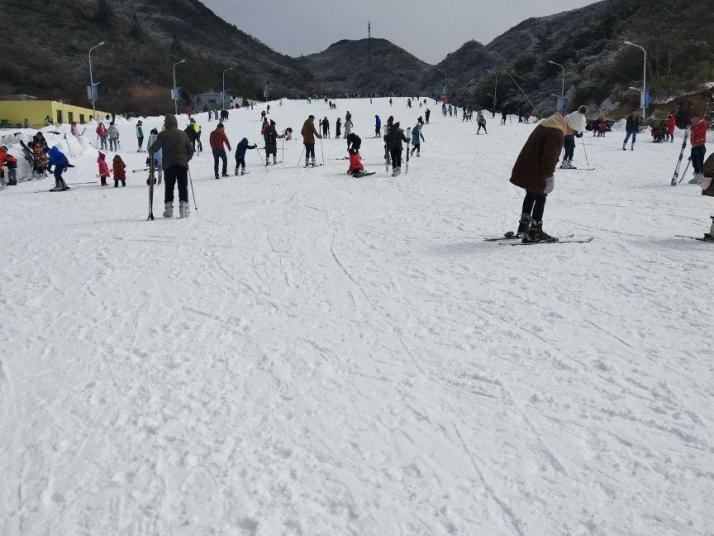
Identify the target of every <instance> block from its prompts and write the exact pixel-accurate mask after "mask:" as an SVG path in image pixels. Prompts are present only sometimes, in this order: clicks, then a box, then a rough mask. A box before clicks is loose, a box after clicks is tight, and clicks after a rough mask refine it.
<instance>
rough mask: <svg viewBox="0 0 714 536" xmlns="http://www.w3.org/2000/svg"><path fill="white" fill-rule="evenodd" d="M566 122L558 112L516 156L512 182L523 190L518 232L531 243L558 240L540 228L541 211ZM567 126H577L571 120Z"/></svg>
mask: <svg viewBox="0 0 714 536" xmlns="http://www.w3.org/2000/svg"><path fill="white" fill-rule="evenodd" d="M568 126H569V125H568V123H567V122H566V120H565V118H564V117H563V116H562V115H561V114H559V113H557V114H555V115H552V116H550V117H548V118H547V119H544V120H543V121H541V123H540V124H539V125H538V126H537V127H536V128H535V130H534V131H533V132H532V133H531V135H530V136H529V137H528V140H527V141H526V143H525V145H524V146H523V149H522V150H521V152H520V154H519V155H518V159H517V160H516V164H515V165H514V167H513V172H512V173H511V183H513V184H514V185H516V186H518V187H519V188H523V189H524V190H525V191H526V195H525V199H524V200H523V208H522V209H521V218H520V221H519V223H518V231H517V235H518V236H522V237H523V239H524V240H526V241H530V242H541V241H550V242H554V241H557V238H553V237H552V236H550V235H548V233H546V232H545V231H543V213H544V211H545V201H546V198H547V197H548V194H549V193H551V192H552V191H553V189H554V187H555V179H554V177H553V175H554V174H555V167H556V165H557V164H558V158H559V157H560V152H561V151H562V150H563V143H564V140H565V135H566V134H567V132H568ZM570 127H571V128H572V129H573V130H576V129H577V128H580V125H579V124H578V125H576V124H575V123H574V121H571V125H570Z"/></svg>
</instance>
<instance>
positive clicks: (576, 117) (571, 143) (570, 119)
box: [560, 106, 588, 169]
mask: <svg viewBox="0 0 714 536" xmlns="http://www.w3.org/2000/svg"><path fill="white" fill-rule="evenodd" d="M586 112H587V108H586V107H585V106H581V107H580V108H579V109H578V111H577V112H573V113H572V114H570V115H568V116H566V117H565V122H566V123H567V124H568V132H567V134H565V140H564V143H563V146H564V148H565V155H564V156H563V163H562V164H561V165H560V169H578V168H576V167H575V166H574V165H573V157H574V156H575V137H576V136H577V137H578V138H582V137H583V132H585V126H586V125H587V123H588V120H587V118H586V117H585V113H586ZM571 125H574V126H575V127H576V128H572V127H571Z"/></svg>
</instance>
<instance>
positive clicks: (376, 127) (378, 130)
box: [374, 115, 382, 138]
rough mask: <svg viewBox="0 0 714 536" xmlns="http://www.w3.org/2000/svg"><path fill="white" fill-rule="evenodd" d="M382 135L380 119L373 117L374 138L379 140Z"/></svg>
mask: <svg viewBox="0 0 714 536" xmlns="http://www.w3.org/2000/svg"><path fill="white" fill-rule="evenodd" d="M381 135H382V119H381V118H380V117H379V116H378V115H375V116H374V137H375V138H379V137H380V136H381Z"/></svg>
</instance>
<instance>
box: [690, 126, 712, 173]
mask: <svg viewBox="0 0 714 536" xmlns="http://www.w3.org/2000/svg"><path fill="white" fill-rule="evenodd" d="M691 123H692V132H691V142H692V152H691V158H692V168H693V169H694V178H693V179H692V180H691V181H689V184H702V182H703V180H704V174H703V171H704V156H706V154H707V128H708V125H707V121H706V119H702V118H701V117H699V116H698V115H696V114H695V115H693V116H692V120H691Z"/></svg>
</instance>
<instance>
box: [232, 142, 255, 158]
mask: <svg viewBox="0 0 714 536" xmlns="http://www.w3.org/2000/svg"><path fill="white" fill-rule="evenodd" d="M256 147H258V146H257V145H255V144H254V145H249V143H248V140H247V139H246V138H243V139H242V140H240V143H239V144H238V146H237V147H236V158H245V153H246V151H247V150H248V149H255V148H256Z"/></svg>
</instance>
